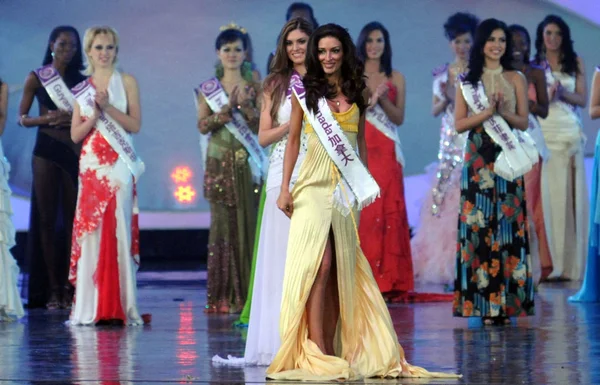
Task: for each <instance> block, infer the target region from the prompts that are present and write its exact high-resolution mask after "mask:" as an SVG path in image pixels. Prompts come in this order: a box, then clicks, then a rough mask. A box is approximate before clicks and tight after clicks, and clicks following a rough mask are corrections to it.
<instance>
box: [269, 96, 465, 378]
mask: <svg viewBox="0 0 600 385" xmlns="http://www.w3.org/2000/svg"><path fill="white" fill-rule="evenodd" d="M333 115H334V116H335V118H336V120H337V121H338V122H339V124H340V126H341V128H342V129H343V131H344V133H345V135H346V136H347V137H348V139H349V140H350V142H351V143H352V144H353V145H356V136H357V131H358V121H359V109H358V107H357V106H356V104H354V105H352V107H351V108H350V109H349V110H348V111H346V112H342V113H333ZM305 132H306V134H307V139H308V151H307V153H306V157H305V160H304V163H303V164H302V166H301V169H300V174H299V177H298V180H297V182H296V185H295V186H294V189H293V190H292V197H293V201H294V212H293V214H292V219H291V224H290V236H289V242H288V249H287V261H286V266H285V276H284V283H283V297H282V298H283V299H282V303H281V318H280V321H279V327H280V333H281V347H280V349H279V352H278V353H277V355H276V356H275V358H274V360H273V362H272V363H271V366H269V368H268V369H267V377H268V378H270V379H274V380H304V381H328V380H334V379H349V380H354V379H359V378H368V377H447V378H453V377H454V378H456V377H459V376H458V375H456V374H447V373H432V372H428V371H427V370H425V369H423V368H420V367H417V366H412V365H410V364H409V363H408V362H407V361H406V359H405V357H404V351H403V350H402V347H401V346H400V344H399V343H398V337H397V335H396V332H395V330H394V327H393V324H392V319H391V317H390V313H389V311H388V309H387V306H386V304H385V302H384V300H383V297H382V296H381V293H380V292H379V288H378V286H377V283H376V281H375V279H374V278H373V273H372V272H371V268H370V266H369V263H368V261H367V259H366V258H365V256H364V254H363V252H362V251H361V249H360V245H359V242H358V235H357V230H356V229H357V227H356V225H357V224H356V223H355V219H356V218H357V212H356V211H354V212H353V213H352V214H349V215H347V216H343V215H342V214H341V213H340V212H339V211H338V210H337V209H336V208H334V206H333V191H334V188H335V186H336V185H337V183H338V181H339V178H340V174H339V171H338V169H337V167H336V166H335V165H334V163H333V162H332V161H331V159H330V157H329V155H328V154H327V152H326V150H325V148H324V147H323V146H322V144H321V142H320V141H319V138H318V137H317V135H316V134H315V132H314V130H313V128H312V127H311V126H310V124H308V123H306V128H305ZM330 229H333V234H334V244H335V256H336V264H337V282H338V291H339V303H340V318H339V321H338V328H337V332H336V337H335V343H334V345H335V352H336V356H329V355H325V354H323V353H322V352H321V350H320V349H319V348H318V347H317V345H316V344H315V343H314V342H312V341H311V340H309V339H308V326H307V316H306V302H307V300H308V296H309V294H310V291H311V288H312V285H313V282H314V280H315V277H316V274H317V271H318V270H319V267H320V265H321V259H322V257H323V252H324V250H325V244H326V241H327V236H328V235H329V231H330Z"/></svg>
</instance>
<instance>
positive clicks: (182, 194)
mask: <svg viewBox="0 0 600 385" xmlns="http://www.w3.org/2000/svg"><path fill="white" fill-rule="evenodd" d="M173 195H174V196H175V199H177V201H178V202H179V203H192V201H193V200H194V197H195V196H196V190H195V189H194V188H193V187H192V186H189V185H188V186H177V189H176V190H175V193H174V194H173Z"/></svg>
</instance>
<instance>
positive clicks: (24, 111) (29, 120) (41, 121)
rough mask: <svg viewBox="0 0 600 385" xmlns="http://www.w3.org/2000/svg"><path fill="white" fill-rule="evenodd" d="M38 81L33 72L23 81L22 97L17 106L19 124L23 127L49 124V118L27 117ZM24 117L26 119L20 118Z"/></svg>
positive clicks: (46, 116)
mask: <svg viewBox="0 0 600 385" xmlns="http://www.w3.org/2000/svg"><path fill="white" fill-rule="evenodd" d="M40 86H41V84H40V81H39V80H38V78H37V76H35V74H34V73H33V72H30V73H29V75H27V78H26V79H25V86H24V87H23V96H22V97H21V103H20V104H19V124H20V125H21V126H23V127H37V126H42V125H45V124H48V123H50V116H48V115H44V116H37V117H29V116H27V115H29V110H31V105H32V104H33V99H34V98H35V90H36V88H38V87H40ZM22 116H26V117H22Z"/></svg>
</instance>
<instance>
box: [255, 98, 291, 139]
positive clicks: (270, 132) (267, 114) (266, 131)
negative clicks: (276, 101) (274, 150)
mask: <svg viewBox="0 0 600 385" xmlns="http://www.w3.org/2000/svg"><path fill="white" fill-rule="evenodd" d="M272 106H273V99H271V93H269V92H266V91H265V92H263V98H262V105H261V111H260V122H259V124H258V143H259V144H260V145H261V146H263V147H267V146H268V145H270V144H273V143H275V142H277V141H279V140H280V139H281V138H283V136H284V135H285V134H286V133H287V132H288V130H289V127H290V122H285V123H283V124H282V125H280V126H277V127H274V126H273V123H274V122H273V119H272V118H271V107H272Z"/></svg>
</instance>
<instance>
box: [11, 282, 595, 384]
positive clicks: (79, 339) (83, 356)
mask: <svg viewBox="0 0 600 385" xmlns="http://www.w3.org/2000/svg"><path fill="white" fill-rule="evenodd" d="M577 286H578V285H577V284H569V283H560V284H558V283H555V284H545V285H543V286H542V287H541V289H540V292H539V294H538V296H537V297H536V312H537V315H536V316H535V317H531V318H529V319H522V320H518V322H517V324H516V325H515V324H513V325H511V326H508V327H490V326H487V327H483V326H481V323H480V322H475V321H476V320H472V321H468V320H466V319H455V318H452V317H451V309H450V303H428V304H403V305H395V306H392V307H391V308H390V310H391V313H392V317H393V319H394V323H395V326H396V330H397V332H398V336H399V339H400V342H401V344H402V346H403V347H404V349H405V351H406V355H407V358H408V360H409V362H411V363H414V364H416V365H419V366H424V367H426V368H427V369H430V370H436V371H452V372H459V373H462V374H463V378H462V379H460V380H455V381H448V380H443V381H440V380H432V381H425V380H408V379H401V380H378V379H371V380H366V381H365V382H368V383H395V384H486V385H493V384H560V385H567V384H592V383H596V382H600V304H587V305H582V304H571V303H568V302H567V297H568V296H569V295H570V294H572V293H573V292H574V291H576V289H577ZM205 295H206V292H205V289H204V287H203V286H201V285H197V286H194V285H190V284H170V283H165V282H160V283H157V282H154V283H152V282H148V283H142V284H140V289H139V302H140V312H142V313H151V314H152V324H151V325H149V326H145V327H129V328H123V327H108V326H106V327H69V326H65V325H64V321H65V320H66V319H67V316H68V314H67V313H66V312H65V311H58V312H56V311H53V312H50V311H46V310H33V311H30V312H29V314H28V315H27V316H26V317H25V319H23V320H22V321H21V322H19V323H10V324H0V384H162V383H164V384H169V383H172V384H185V383H210V384H244V383H261V384H262V383H265V379H264V377H265V376H264V370H265V368H256V367H255V368H241V367H223V366H220V367H217V366H213V364H212V363H211V357H212V356H213V355H215V354H219V355H221V356H222V357H224V356H227V355H228V354H231V355H234V356H241V355H243V351H244V337H245V335H244V333H245V332H246V329H235V328H232V326H231V324H232V322H233V321H234V319H235V318H236V317H235V316H214V315H212V316H210V317H209V316H206V315H205V314H204V313H203V311H202V310H203V305H204V298H205ZM269 384H272V382H269Z"/></svg>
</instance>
